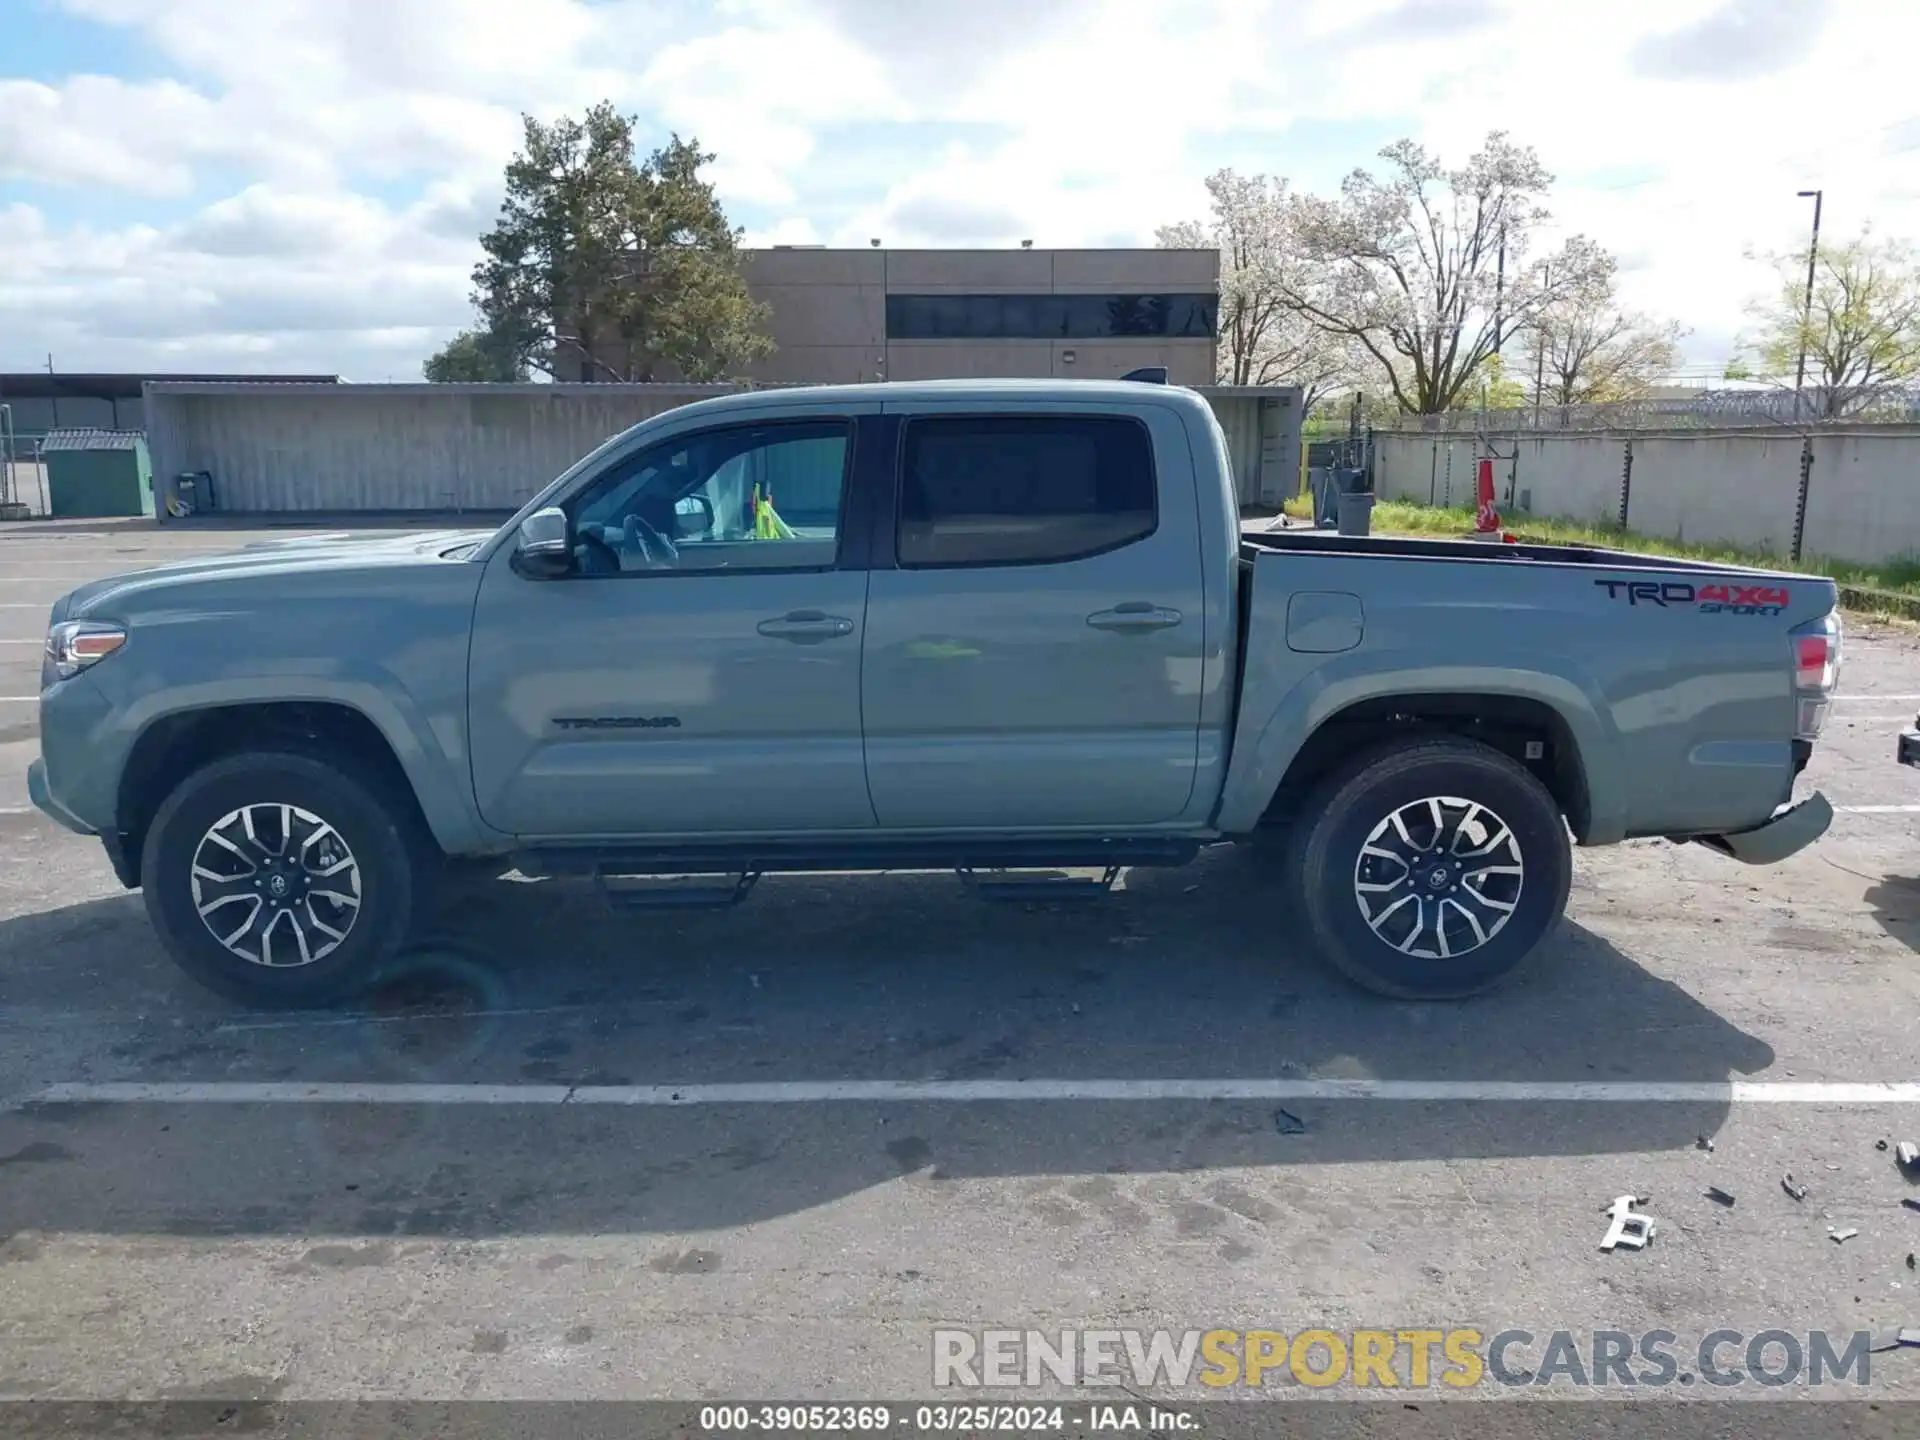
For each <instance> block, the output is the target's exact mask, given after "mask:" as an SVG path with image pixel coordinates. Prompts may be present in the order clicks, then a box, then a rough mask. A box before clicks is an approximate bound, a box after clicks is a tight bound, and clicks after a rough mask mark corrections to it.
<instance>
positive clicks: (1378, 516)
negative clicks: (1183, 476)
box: [1283, 495, 1920, 618]
mask: <svg viewBox="0 0 1920 1440" xmlns="http://www.w3.org/2000/svg"><path fill="white" fill-rule="evenodd" d="M1283 508H1284V509H1285V510H1286V512H1287V514H1288V515H1289V516H1291V517H1292V518H1294V519H1296V520H1307V519H1311V518H1312V516H1313V503H1312V501H1311V500H1310V499H1309V498H1308V497H1307V496H1304V495H1297V496H1295V497H1294V498H1293V499H1291V500H1289V501H1287V502H1286V505H1285V506H1284V507H1283ZM1502 523H1503V528H1505V529H1506V530H1507V532H1508V533H1509V534H1512V535H1515V536H1517V537H1518V538H1520V539H1521V540H1527V541H1533V542H1535V543H1538V544H1544V545H1604V546H1609V547H1612V548H1614V549H1619V550H1637V551H1639V552H1641V553H1642V554H1646V555H1672V556H1676V557H1678V558H1680V559H1685V560H1718V561H1722V562H1724V563H1727V564H1733V565H1758V566H1762V567H1764V568H1766V569H1769V570H1788V571H1794V572H1797V573H1800V574H1806V575H1825V576H1828V577H1829V578H1831V579H1833V580H1834V581H1836V582H1838V583H1839V584H1840V585H1842V586H1844V587H1848V588H1849V589H1850V590H1851V591H1852V592H1853V593H1852V594H1843V595H1842V597H1841V602H1842V604H1844V605H1846V606H1847V608H1848V609H1853V610H1859V611H1862V612H1865V613H1869V614H1875V613H1878V614H1895V615H1904V616H1906V617H1908V618H1920V555H1905V556H1899V557H1896V558H1894V559H1891V560H1887V561H1884V562H1882V563H1881V564H1879V565H1857V564H1854V563H1853V562H1851V561H1847V560H1830V559H1827V558H1825V557H1823V556H1818V555H1808V556H1806V557H1804V558H1803V559H1801V560H1800V561H1799V562H1797V563H1796V562H1794V561H1791V560H1788V559H1787V558H1786V557H1785V556H1783V555H1770V554H1768V553H1766V552H1765V551H1760V550H1747V549H1743V548H1741V547H1739V546H1735V545H1725V544H1693V543H1691V542H1685V541H1673V540H1659V539H1655V538H1654V537H1652V536H1650V535H1637V534H1635V533H1634V532H1633V531H1631V530H1622V529H1620V528H1619V527H1618V526H1614V525H1595V524H1582V523H1580V522H1578V521H1573V520H1541V519H1536V518H1535V517H1533V516H1531V515H1514V516H1503V517H1502ZM1472 529H1473V511H1471V510H1469V509H1467V508H1466V507H1465V506H1455V507H1452V508H1447V507H1444V506H1438V505H1414V504H1409V503H1408V502H1406V501H1403V500H1383V501H1381V502H1380V503H1379V504H1377V505H1375V506H1374V507H1373V530H1374V533H1375V534H1378V535H1433V536H1458V535H1465V534H1467V533H1468V532H1469V531H1471V530H1472ZM1876 591H1877V592H1880V594H1879V595H1875V594H1872V593H1870V592H1876Z"/></svg>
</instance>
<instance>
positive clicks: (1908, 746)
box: [1898, 720, 1920, 766]
mask: <svg viewBox="0 0 1920 1440" xmlns="http://www.w3.org/2000/svg"><path fill="white" fill-rule="evenodd" d="M1914 723H1915V724H1920V720H1916V721H1915V722H1914ZM1898 753H1899V756H1900V763H1901V764H1902V765H1914V766H1920V730H1902V731H1901V732H1900V749H1899V752H1898Z"/></svg>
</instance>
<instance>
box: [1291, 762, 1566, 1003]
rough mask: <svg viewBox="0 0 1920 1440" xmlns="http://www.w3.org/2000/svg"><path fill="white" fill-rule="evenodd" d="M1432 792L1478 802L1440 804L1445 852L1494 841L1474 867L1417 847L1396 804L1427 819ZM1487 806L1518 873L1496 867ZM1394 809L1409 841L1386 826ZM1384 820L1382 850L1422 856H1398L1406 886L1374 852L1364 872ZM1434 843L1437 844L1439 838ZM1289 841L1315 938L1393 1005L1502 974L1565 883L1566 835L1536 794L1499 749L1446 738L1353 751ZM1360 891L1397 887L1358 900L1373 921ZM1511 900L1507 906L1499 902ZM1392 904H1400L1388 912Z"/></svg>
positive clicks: (1505, 856)
mask: <svg viewBox="0 0 1920 1440" xmlns="http://www.w3.org/2000/svg"><path fill="white" fill-rule="evenodd" d="M1429 797H1444V798H1456V799H1458V800H1461V801H1464V802H1467V804H1468V805H1469V806H1474V807H1481V808H1480V810H1479V811H1478V812H1477V813H1476V812H1475V811H1473V810H1470V809H1465V808H1462V807H1454V806H1442V807H1441V810H1442V820H1443V824H1446V825H1451V826H1452V827H1453V831H1452V833H1453V834H1454V836H1455V837H1456V838H1455V839H1454V840H1453V841H1452V842H1451V843H1452V845H1453V846H1455V847H1457V846H1459V845H1460V844H1461V843H1462V841H1463V840H1464V842H1465V846H1466V848H1465V850H1464V851H1462V852H1460V853H1461V854H1462V855H1463V856H1464V855H1468V854H1470V853H1471V852H1472V851H1474V850H1477V849H1478V848H1479V846H1480V843H1482V842H1487V840H1488V837H1489V836H1490V835H1491V837H1492V838H1491V842H1490V843H1491V844H1492V845H1493V846H1494V853H1489V854H1487V855H1485V856H1482V857H1480V858H1481V859H1482V861H1483V862H1484V863H1483V865H1481V866H1480V867H1475V866H1474V862H1473V860H1472V859H1466V860H1464V862H1462V861H1458V860H1453V859H1451V858H1450V856H1451V853H1452V852H1451V851H1449V852H1448V853H1446V854H1440V853H1434V852H1431V851H1430V850H1427V849H1426V848H1424V847H1425V845H1426V843H1427V841H1428V839H1429V834H1428V830H1427V829H1426V827H1425V826H1423V825H1422V824H1420V823H1418V821H1417V817H1415V818H1410V817H1414V812H1403V807H1417V812H1418V816H1430V815H1431V805H1430V804H1428V803H1427V802H1428V801H1429ZM1486 812H1491V813H1492V815H1493V816H1494V817H1497V819H1498V821H1500V822H1503V823H1504V826H1505V827H1506V830H1507V831H1508V833H1509V835H1510V837H1511V841H1512V845H1513V846H1514V847H1517V851H1518V859H1519V862H1520V868H1521V869H1522V871H1523V873H1522V874H1521V875H1520V876H1518V877H1514V876H1512V875H1511V874H1509V873H1506V872H1509V871H1511V869H1512V868H1513V866H1512V863H1511V862H1512V860H1513V858H1514V856H1513V851H1512V850H1511V849H1509V848H1508V847H1507V844H1506V842H1504V841H1502V840H1501V839H1500V838H1499V835H1498V833H1497V832H1496V831H1494V829H1493V826H1492V825H1491V824H1489V823H1488V822H1487V821H1486V819H1485V816H1486ZM1396 813H1401V815H1402V820H1401V824H1402V825H1403V826H1404V827H1405V828H1406V830H1407V831H1408V834H1409V836H1410V837H1411V840H1412V842H1413V843H1412V844H1411V845H1409V844H1408V843H1407V842H1406V841H1403V840H1401V839H1400V836H1399V832H1398V830H1397V829H1395V828H1394V827H1393V821H1392V818H1391V817H1393V816H1394V815H1395V814H1396ZM1382 826H1385V827H1388V828H1387V830H1386V831H1385V833H1383V834H1382V836H1381V848H1385V849H1389V850H1393V851H1396V852H1397V851H1400V850H1407V851H1408V852H1409V853H1410V854H1415V855H1420V856H1423V857H1426V858H1422V859H1419V860H1417V861H1415V862H1413V863H1407V862H1398V864H1404V865H1405V869H1404V878H1402V879H1396V878H1395V877H1398V876H1401V875H1402V873H1403V872H1402V871H1401V870H1400V869H1399V868H1398V864H1397V863H1396V862H1395V861H1393V860H1389V859H1386V858H1384V857H1382V856H1381V855H1380V854H1379V853H1378V850H1375V851H1371V852H1369V854H1368V855H1367V856H1366V857H1365V864H1366V866H1367V867H1368V868H1367V869H1365V870H1364V871H1363V870H1362V869H1361V866H1362V862H1363V855H1362V850H1363V847H1365V846H1367V845H1368V843H1369V840H1370V837H1372V836H1373V834H1374V832H1375V830H1376V827H1382ZM1463 826H1464V827H1465V828H1462V827H1463ZM1440 838H1441V842H1442V843H1443V844H1446V843H1447V842H1446V841H1445V838H1444V832H1443V833H1442V835H1441V837H1440ZM1297 846H1298V849H1297V852H1296V853H1297V855H1298V873H1299V877H1300V884H1301V888H1302V891H1303V892H1304V902H1305V906H1306V912H1307V920H1308V925H1309V928H1310V929H1311V931H1312V933H1313V938H1314V940H1315V942H1316V943H1317V944H1318V945H1319V947H1320V949H1321V950H1322V951H1323V952H1324V953H1325V955H1326V957H1327V958H1328V959H1329V960H1330V961H1332V962H1333V964H1334V965H1335V966H1336V967H1337V968H1338V969H1339V970H1340V971H1341V973H1342V974H1344V975H1346V976H1347V978H1348V979H1350V980H1352V981H1354V982H1355V983H1356V984H1358V985H1360V986H1362V987H1363V988H1365V989H1367V990H1371V991H1373V992H1374V993H1375V994H1378V995H1387V996H1391V997H1393V998H1395V999H1401V1000H1457V999H1461V998H1464V997H1466V996H1468V995H1476V994H1479V993H1480V992H1482V991H1484V990H1487V989H1490V988H1491V987H1492V986H1494V985H1496V984H1498V983H1500V982H1501V981H1503V980H1505V979H1507V978H1508V977H1509V976H1510V975H1512V974H1513V972H1514V971H1515V970H1517V969H1518V968H1519V967H1520V966H1521V964H1522V963H1523V962H1525V961H1526V959H1527V958H1528V956H1530V955H1532V954H1533V953H1534V952H1535V951H1536V950H1537V949H1538V948H1539V946H1540V943H1541V942H1542V941H1543V940H1544V939H1546V937H1547V936H1548V935H1549V934H1550V933H1551V932H1552V930H1553V929H1554V927H1555V926H1556V925H1557V924H1558V923H1559V921H1560V917H1561V916H1562V914H1564V913H1565V911H1566V907H1567V891H1568V889H1569V887H1570V886H1571V884H1572V879H1573V852H1572V846H1571V843H1570V840H1569V837H1568V834H1567V827H1566V824H1565V822H1564V821H1562V819H1561V818H1560V807H1559V806H1558V805H1557V804H1556V803H1555V801H1554V799H1553V796H1552V795H1550V794H1549V793H1548V792H1547V788H1546V786H1544V785H1542V784H1541V783H1540V781H1539V780H1538V779H1537V778H1536V777H1535V776H1534V775H1533V774H1532V773H1531V772H1529V771H1528V770H1527V769H1525V768H1524V767H1523V766H1521V765H1520V764H1518V763H1517V762H1516V761H1514V760H1511V759H1509V758H1508V757H1507V756H1505V755H1503V754H1501V753H1500V752H1499V751H1497V750H1494V749H1492V748H1490V747H1488V746H1486V745H1482V744H1479V743H1477V742H1475V741H1471V740H1461V739H1456V738H1453V737H1436V738H1434V739H1429V740H1418V741H1413V742H1405V741H1402V742H1398V743H1396V744H1394V745H1390V746H1386V747H1383V748H1381V749H1377V750H1373V751H1370V752H1368V753H1366V754H1363V755H1360V756H1356V757H1355V758H1354V759H1353V760H1352V761H1351V762H1349V763H1348V764H1347V765H1346V766H1344V767H1343V768H1342V769H1341V770H1339V771H1338V772H1336V773H1335V774H1334V775H1333V776H1332V777H1330V778H1329V779H1328V781H1327V782H1326V784H1325V785H1324V786H1322V787H1321V789H1320V791H1319V793H1318V794H1317V795H1316V796H1315V797H1314V800H1313V802H1312V803H1311V804H1310V805H1309V806H1308V807H1307V808H1306V810H1305V811H1304V813H1303V814H1302V816H1301V824H1300V828H1299V832H1298V836H1297ZM1441 862H1445V865H1446V868H1450V869H1452V870H1453V873H1452V875H1451V876H1449V877H1446V878H1444V879H1443V877H1442V876H1441V875H1440V874H1438V873H1437V872H1438V871H1439V870H1440V869H1441V868H1443V867H1442V863H1441ZM1416 864H1417V865H1418V867H1419V868H1418V870H1417V871H1416V868H1415V865H1416ZM1462 870H1464V871H1465V872H1466V873H1465V874H1464V876H1463V874H1462ZM1463 882H1464V883H1463ZM1363 883H1364V884H1365V885H1378V886H1385V885H1388V884H1393V885H1396V886H1398V887H1401V888H1398V889H1388V890H1384V891H1383V892H1382V893H1380V894H1379V895H1377V896H1369V897H1366V899H1365V903H1367V904H1368V905H1370V906H1372V907H1373V908H1372V917H1371V918H1372V921H1373V923H1369V915H1368V913H1367V912H1366V911H1364V910H1363V909H1362V903H1363V896H1362V894H1361V889H1362V885H1363ZM1435 887H1438V888H1435ZM1403 897H1404V898H1403ZM1448 901H1450V902H1451V905H1450V906H1449V904H1447V903H1444V902H1448ZM1509 902H1510V903H1511V907H1512V908H1511V910H1510V911H1502V910H1500V909H1498V908H1497V907H1498V906H1499V905H1504V904H1507V903H1509ZM1408 903H1411V904H1412V905H1413V907H1414V910H1413V912H1408V910H1407V904H1408ZM1395 905H1398V909H1397V910H1395V911H1393V913H1388V912H1389V910H1390V907H1393V906H1395ZM1429 905H1430V906H1431V916H1437V917H1438V920H1437V924H1436V922H1435V920H1434V919H1433V918H1430V911H1429V908H1428V907H1429ZM1413 914H1417V916H1418V921H1417V924H1418V927H1419V928H1418V933H1415V927H1416V922H1415V921H1414V919H1413V918H1412V916H1413ZM1502 915H1504V919H1502V918H1500V917H1501V916H1502ZM1375 924H1378V925H1379V926H1380V927H1381V929H1380V930H1379V931H1376V929H1375V928H1374V926H1375ZM1476 927H1477V928H1478V930H1479V931H1481V932H1484V933H1486V935H1487V938H1486V940H1485V941H1484V943H1476V940H1475V935H1476ZM1402 944H1404V945H1406V946H1407V947H1409V948H1407V949H1403V948H1400V946H1401V945H1402ZM1443 952H1446V953H1444V954H1443Z"/></svg>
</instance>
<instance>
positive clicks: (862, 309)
mask: <svg viewBox="0 0 1920 1440" xmlns="http://www.w3.org/2000/svg"><path fill="white" fill-rule="evenodd" d="M747 284H748V287H749V288H750V289H751V290H752V291H753V293H754V295H755V297H756V298H758V299H760V300H763V301H765V302H766V303H767V305H768V306H769V307H770V308H771V310H772V312H773V313H772V317H771V319H770V321H769V324H768V329H769V332H770V333H771V334H772V336H773V341H774V344H775V345H776V346H777V347H778V348H777V349H776V350H775V351H774V353H773V354H772V355H770V356H768V357H767V358H766V359H765V360H762V361H760V362H758V363H757V364H756V365H755V366H753V367H752V369H751V370H750V374H751V376H752V378H753V379H755V380H760V381H768V382H776V383H805V382H832V381H860V380H941V379H950V378H952V379H959V378H972V377H976V376H992V375H1005V376H1041V375H1057V376H1072V375H1084V376H1086V377H1088V378H1090V379H1112V378H1114V377H1117V376H1119V375H1122V374H1125V373H1126V372H1127V371H1128V370H1132V369H1135V368H1137V367H1139V366H1142V365H1165V366H1166V367H1167V369H1168V370H1169V372H1170V378H1171V379H1172V380H1173V382H1174V383H1175V384H1178V385H1211V384H1212V383H1213V382H1214V349H1215V339H1214V333H1215V317H1216V314H1217V311H1218V308H1219V290H1220V256H1219V253H1218V252H1217V251H1213V250H883V249H867V250H828V249H824V248H821V249H814V248H806V247H800V246H791V247H789V246H777V247H775V248H774V249H771V250H755V251H750V252H749V253H748V257H747Z"/></svg>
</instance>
